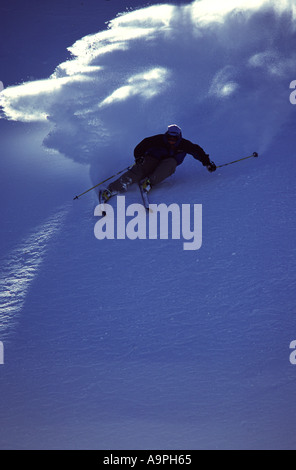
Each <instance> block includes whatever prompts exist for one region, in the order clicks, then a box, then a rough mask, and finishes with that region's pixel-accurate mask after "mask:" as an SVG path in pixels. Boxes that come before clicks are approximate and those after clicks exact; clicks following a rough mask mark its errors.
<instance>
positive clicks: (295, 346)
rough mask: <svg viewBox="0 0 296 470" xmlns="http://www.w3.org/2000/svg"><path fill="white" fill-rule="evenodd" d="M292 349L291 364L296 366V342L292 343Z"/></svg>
mask: <svg viewBox="0 0 296 470" xmlns="http://www.w3.org/2000/svg"><path fill="white" fill-rule="evenodd" d="M290 349H293V351H292V352H291V354H290V362H291V364H292V365H293V366H295V365H296V340H294V341H291V343H290Z"/></svg>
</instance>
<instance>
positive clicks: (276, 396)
mask: <svg viewBox="0 0 296 470" xmlns="http://www.w3.org/2000/svg"><path fill="white" fill-rule="evenodd" d="M238 3H239V4H240V8H238V9H237V8H234V7H235V6H237V4H238ZM235 4H236V5H235ZM225 5H226V6H225ZM291 5H292V4H290V3H289V2H277V3H276V4H273V3H272V2H264V1H254V2H243V1H242V2H227V3H226V4H224V7H223V8H222V7H219V8H218V7H217V4H216V3H215V2H211V1H209V2H205V1H200V2H192V3H191V4H183V5H179V6H178V5H176V4H174V5H167V4H163V5H158V6H151V7H146V8H143V9H141V10H135V11H130V12H128V13H127V14H125V15H121V16H118V17H116V18H115V19H113V20H112V22H111V24H110V25H109V27H108V28H107V29H106V30H103V31H100V32H98V33H96V34H94V35H89V36H85V37H83V38H81V39H79V38H77V39H79V40H77V41H76V42H75V43H74V45H73V46H72V47H71V52H72V54H73V56H72V58H71V59H70V60H69V61H67V62H65V63H62V64H60V65H59V66H58V67H57V68H56V70H55V72H54V74H53V75H52V76H51V77H49V78H48V79H46V80H42V81H34V82H32V83H24V84H20V85H17V86H15V87H9V88H6V89H5V90H4V91H3V92H2V93H1V95H0V100H1V104H2V116H3V117H6V120H5V121H4V120H2V121H1V122H0V124H1V126H2V129H4V130H5V131H6V134H5V137H4V138H3V140H2V142H1V152H2V155H3V158H2V162H1V168H2V174H4V175H5V179H4V181H3V185H2V187H1V189H0V191H1V194H0V195H1V200H2V201H3V200H5V205H4V204H3V206H2V207H1V211H2V217H3V220H4V224H3V225H2V226H1V231H0V237H1V253H0V254H1V277H0V286H1V294H0V295H1V308H0V319H1V326H0V340H1V341H2V342H3V344H4V348H5V364H4V365H0V374H1V375H0V377H1V379H0V380H1V397H3V398H2V400H1V404H0V415H1V431H0V447H1V448H2V449H12V448H20V449H23V448H25V449H32V448H33V449H53V448H57V449H61V448H67V449H79V448H83V449H87V448H95V449H132V448H133V449H145V448H146V449H147V448H150V449H295V448H296V445H295V435H294V430H295V421H296V416H295V412H296V406H295V399H294V386H293V385H294V380H295V373H296V369H295V368H294V367H293V366H292V365H291V364H290V362H289V354H290V351H289V344H290V342H291V341H292V340H295V339H296V330H295V306H294V304H295V272H296V270H295V246H294V240H295V221H294V216H293V214H294V207H293V206H294V194H295V190H294V188H295V182H294V174H295V169H296V168H295V167H296V163H295V158H294V154H295V150H294V146H293V140H294V129H293V117H294V115H295V109H296V108H295V107H293V105H292V104H291V103H290V101H289V94H290V90H289V83H290V82H291V81H292V80H293V79H295V76H293V73H294V71H293V64H294V63H295V61H294V55H295V53H294V51H293V50H292V48H291V49H290V47H288V46H289V44H292V43H293V41H295V18H294V16H293V10H292V8H291ZM56 14H57V15H58V12H56ZM184 25H186V28H185V27H184ZM68 27H69V25H68ZM8 121H11V122H8ZM172 122H177V123H178V124H179V125H180V126H181V127H182V128H183V134H184V137H186V138H189V139H192V140H193V141H195V142H197V143H199V144H200V145H201V146H203V147H204V148H205V150H206V151H207V152H209V153H210V155H211V158H212V159H213V160H214V161H215V162H216V163H217V164H222V163H225V162H227V161H231V160H235V159H236V158H239V157H243V156H247V155H250V154H252V152H253V151H258V152H259V153H260V156H259V158H258V159H249V160H246V161H244V162H240V163H237V164H235V165H231V166H228V167H224V168H221V169H218V170H217V171H216V172H215V173H213V174H210V173H208V172H207V171H206V170H205V169H204V168H203V167H202V165H200V164H199V163H198V162H196V161H194V160H193V159H192V158H191V157H190V156H188V157H187V158H186V160H185V162H184V164H183V165H182V166H181V167H180V168H178V171H177V172H176V174H175V175H173V176H172V177H171V178H170V179H168V180H166V181H165V182H164V183H163V184H161V185H160V186H159V187H158V188H157V189H155V190H154V191H153V192H152V193H151V202H155V203H160V202H164V203H166V204H171V203H178V204H188V203H190V204H202V205H203V244H202V247H201V249H200V250H198V251H184V250H183V248H182V241H181V240H160V239H158V240H128V239H126V240H101V241H99V240H97V239H96V238H95V237H94V233H93V230H94V225H95V223H96V221H97V218H96V217H95V216H94V208H95V206H96V204H97V200H96V196H95V193H91V194H88V195H86V196H84V197H83V198H81V199H80V200H78V201H72V197H73V196H74V195H75V194H77V192H80V190H81V191H83V190H84V189H86V188H87V187H89V186H92V184H95V183H96V182H98V181H99V180H100V179H102V178H104V177H106V176H108V175H109V174H111V173H112V172H115V171H117V170H119V169H121V168H123V167H124V166H126V165H128V164H129V163H130V162H131V160H132V157H131V155H132V149H133V147H134V146H135V144H136V143H137V142H138V141H139V140H140V139H142V138H144V137H146V136H147V135H151V134H153V133H159V132H164V131H165V128H166V125H167V124H170V123H172ZM16 139H17V140H16ZM16 147H17V148H18V151H17V152H16ZM36 194H38V197H36ZM127 202H128V203H133V202H139V194H138V191H137V188H133V189H132V190H131V191H130V192H129V194H128V195H127Z"/></svg>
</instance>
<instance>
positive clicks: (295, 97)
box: [290, 80, 296, 104]
mask: <svg viewBox="0 0 296 470" xmlns="http://www.w3.org/2000/svg"><path fill="white" fill-rule="evenodd" d="M290 88H291V89H294V91H292V93H291V94H290V103H291V104H296V80H293V81H292V82H291V83H290Z"/></svg>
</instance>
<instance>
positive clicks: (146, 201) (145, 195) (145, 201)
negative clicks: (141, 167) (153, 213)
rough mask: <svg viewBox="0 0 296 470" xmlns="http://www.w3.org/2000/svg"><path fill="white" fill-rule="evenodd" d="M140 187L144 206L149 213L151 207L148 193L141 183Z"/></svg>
mask: <svg viewBox="0 0 296 470" xmlns="http://www.w3.org/2000/svg"><path fill="white" fill-rule="evenodd" d="M138 186H139V189H140V193H141V196H142V201H143V205H144V207H145V209H146V211H147V212H149V211H150V207H149V198H148V193H147V191H145V190H144V189H143V188H142V184H141V182H140V183H139V185H138Z"/></svg>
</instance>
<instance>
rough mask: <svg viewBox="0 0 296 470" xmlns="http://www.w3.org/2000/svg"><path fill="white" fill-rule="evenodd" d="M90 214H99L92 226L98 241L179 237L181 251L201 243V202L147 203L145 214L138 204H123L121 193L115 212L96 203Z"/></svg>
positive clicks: (195, 247)
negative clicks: (147, 209) (92, 212)
mask: <svg viewBox="0 0 296 470" xmlns="http://www.w3.org/2000/svg"><path fill="white" fill-rule="evenodd" d="M114 205H115V204H114ZM104 213H105V214H106V215H105V217H102V216H103V214H104ZM94 215H95V216H98V217H100V219H99V220H98V222H96V224H95V227H94V234H95V237H96V238H97V239H98V240H103V239H105V238H106V239H110V240H114V239H115V238H116V239H117V240H123V239H126V238H128V239H130V240H136V239H141V240H146V239H147V238H148V239H149V240H156V239H162V240H167V239H169V238H171V239H172V240H180V239H183V241H184V242H183V249H184V250H199V249H200V248H201V245H202V204H181V205H179V204H170V205H169V206H167V205H166V204H158V205H157V204H150V205H149V211H148V216H147V211H146V210H145V208H144V206H143V205H142V204H130V205H128V206H126V205H125V196H117V207H116V211H115V209H114V208H113V206H111V204H99V205H98V206H96V208H95V211H94ZM185 240H186V241H185Z"/></svg>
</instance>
